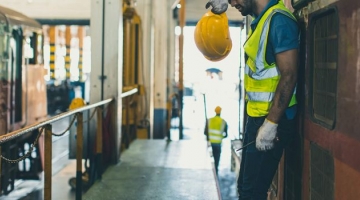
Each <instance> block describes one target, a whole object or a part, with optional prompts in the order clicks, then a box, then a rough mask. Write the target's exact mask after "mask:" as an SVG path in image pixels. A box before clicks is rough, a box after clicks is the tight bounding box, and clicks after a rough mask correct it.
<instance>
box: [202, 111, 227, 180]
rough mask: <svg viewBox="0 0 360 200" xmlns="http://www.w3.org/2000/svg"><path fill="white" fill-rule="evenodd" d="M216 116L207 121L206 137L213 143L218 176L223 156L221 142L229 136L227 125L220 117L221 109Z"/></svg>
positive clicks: (212, 147)
mask: <svg viewBox="0 0 360 200" xmlns="http://www.w3.org/2000/svg"><path fill="white" fill-rule="evenodd" d="M215 113H216V115H215V116H214V117H212V118H210V119H208V120H207V121H206V126H205V135H206V137H207V140H208V141H210V143H211V149H212V154H213V157H214V162H215V171H216V174H218V167H219V161H220V154H221V142H222V140H223V139H224V138H226V137H227V136H228V134H227V128H228V127H227V123H226V121H225V120H224V119H223V118H221V117H220V114H221V107H220V106H217V107H216V108H215Z"/></svg>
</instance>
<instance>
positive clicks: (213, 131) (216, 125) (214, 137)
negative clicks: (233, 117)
mask: <svg viewBox="0 0 360 200" xmlns="http://www.w3.org/2000/svg"><path fill="white" fill-rule="evenodd" d="M224 129H225V120H223V119H222V118H221V117H219V116H215V117H213V118H210V119H209V121H208V130H209V140H210V142H211V143H212V144H221V141H222V139H223V138H224V136H223V132H224Z"/></svg>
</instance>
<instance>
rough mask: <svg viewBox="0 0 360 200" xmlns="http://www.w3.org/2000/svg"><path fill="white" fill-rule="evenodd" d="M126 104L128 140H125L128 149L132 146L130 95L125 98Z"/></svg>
mask: <svg viewBox="0 0 360 200" xmlns="http://www.w3.org/2000/svg"><path fill="white" fill-rule="evenodd" d="M125 105H126V116H125V117H126V122H125V123H126V133H125V134H126V138H127V140H125V147H126V149H128V148H129V146H130V142H131V140H130V139H131V138H130V99H129V97H126V98H125Z"/></svg>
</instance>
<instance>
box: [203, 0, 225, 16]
mask: <svg viewBox="0 0 360 200" xmlns="http://www.w3.org/2000/svg"><path fill="white" fill-rule="evenodd" d="M210 6H211V7H212V9H211V12H213V13H214V14H221V13H224V12H225V11H226V10H227V8H228V0H209V2H207V4H206V5H205V8H206V9H208V8H209V7H210Z"/></svg>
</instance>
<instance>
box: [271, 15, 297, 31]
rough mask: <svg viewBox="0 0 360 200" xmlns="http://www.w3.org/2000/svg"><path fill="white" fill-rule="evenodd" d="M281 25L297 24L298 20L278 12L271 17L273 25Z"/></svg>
mask: <svg viewBox="0 0 360 200" xmlns="http://www.w3.org/2000/svg"><path fill="white" fill-rule="evenodd" d="M281 25H290V26H297V21H296V20H295V19H294V18H292V17H290V16H288V15H285V14H283V13H281V12H276V13H275V14H274V16H273V17H272V18H271V26H275V27H276V26H281Z"/></svg>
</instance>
